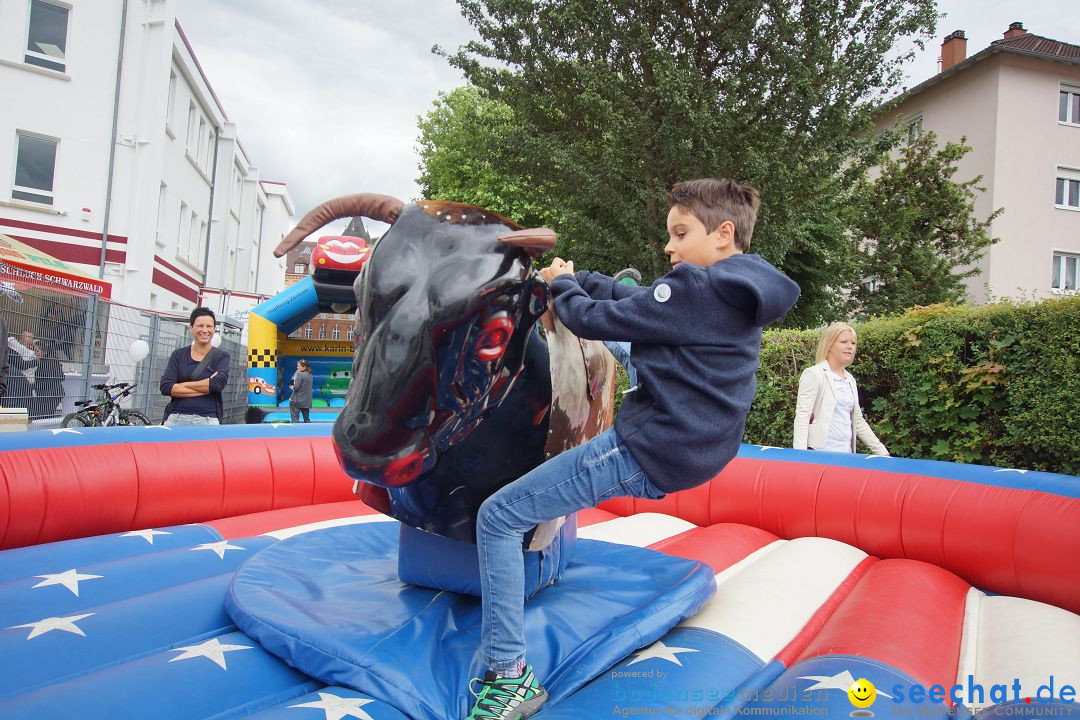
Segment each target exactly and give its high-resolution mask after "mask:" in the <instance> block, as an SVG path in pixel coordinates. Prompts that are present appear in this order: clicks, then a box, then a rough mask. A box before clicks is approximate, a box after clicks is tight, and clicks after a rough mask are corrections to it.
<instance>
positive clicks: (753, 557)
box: [716, 540, 788, 585]
mask: <svg viewBox="0 0 1080 720" xmlns="http://www.w3.org/2000/svg"><path fill="white" fill-rule="evenodd" d="M787 542H788V541H787V540H773V541H772V542H771V543H769V544H768V545H765V546H764V547H759V548H758V549H757V550H755V551H754V552H752V553H750V554H749V555H747V556H746V557H744V558H743V559H742V560H740V561H739V562H737V563H735V564H734V565H729V566H728V567H726V568H724V569H723V570H721V571H720V572H718V573H717V574H716V584H717V585H720V584H721V583H723V582H725V581H726V580H727V579H728V578H729V577H731V576H732V575H734V574H736V573H739V572H742V571H743V570H744V569H746V568H748V567H749V566H751V565H753V564H754V563H756V562H757V561H758V560H760V559H761V558H763V557H765V556H766V555H767V554H769V553H771V552H772V551H773V550H776V549H777V548H779V547H780V546H781V545H786V544H787Z"/></svg>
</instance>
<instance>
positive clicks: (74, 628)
mask: <svg viewBox="0 0 1080 720" xmlns="http://www.w3.org/2000/svg"><path fill="white" fill-rule="evenodd" d="M93 614H94V613H86V614H85V615H68V616H67V617H50V618H45V619H43V620H38V621H37V622H32V623H26V624H25V625H12V626H11V627H9V628H8V630H15V629H16V628H31V630H30V634H29V635H27V636H26V639H27V640H33V639H34V638H36V637H37V636H38V635H44V634H45V633H47V632H52V631H53V630H63V631H64V632H69V633H74V634H75V635H82V636H83V637H86V633H84V632H83V631H82V628H80V627H79V626H78V625H76V624H75V623H77V622H79V621H80V620H82V619H83V618H88V617H90V616H91V615H93Z"/></svg>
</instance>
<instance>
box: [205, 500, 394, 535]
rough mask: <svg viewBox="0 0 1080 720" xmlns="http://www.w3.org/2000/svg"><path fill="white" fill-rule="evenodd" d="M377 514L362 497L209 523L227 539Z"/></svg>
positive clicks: (269, 511)
mask: <svg viewBox="0 0 1080 720" xmlns="http://www.w3.org/2000/svg"><path fill="white" fill-rule="evenodd" d="M374 514H375V511H374V510H372V509H371V508H369V507H368V506H367V505H365V504H364V503H362V502H360V501H359V500H357V499H353V500H345V501H342V502H335V503H323V504H322V505H303V506H300V507H292V508H284V509H282V510H267V511H265V512H259V513H251V514H250V515H239V516H237V517H227V518H222V519H221V520H213V521H211V522H208V523H206V524H207V525H209V526H211V527H212V528H214V529H215V530H217V531H218V532H219V533H220V534H221V537H223V538H225V539H226V540H234V539H236V538H245V537H252V536H253V535H262V534H264V533H269V532H274V531H275V530H284V529H285V528H294V527H299V526H301V525H308V524H310V523H316V522H324V521H327V520H337V519H339V518H349V517H357V516H359V515H374Z"/></svg>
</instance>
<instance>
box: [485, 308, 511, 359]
mask: <svg viewBox="0 0 1080 720" xmlns="http://www.w3.org/2000/svg"><path fill="white" fill-rule="evenodd" d="M513 333H514V321H513V320H511V319H510V318H508V317H505V316H504V317H496V318H492V319H490V320H488V321H487V322H486V323H484V327H483V329H482V330H481V331H480V339H479V340H478V341H477V342H476V357H477V359H479V360H482V361H484V362H493V361H495V360H498V359H499V358H501V357H502V356H503V353H504V352H506V344H507V343H508V342H510V336H511V335H512V334H513Z"/></svg>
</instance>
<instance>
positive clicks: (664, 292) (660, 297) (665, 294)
mask: <svg viewBox="0 0 1080 720" xmlns="http://www.w3.org/2000/svg"><path fill="white" fill-rule="evenodd" d="M652 296H653V298H654V299H655V300H656V302H667V301H668V299H669V298H670V297H671V286H670V285H668V284H667V283H660V284H659V285H657V286H656V287H654V288H653V291H652Z"/></svg>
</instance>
